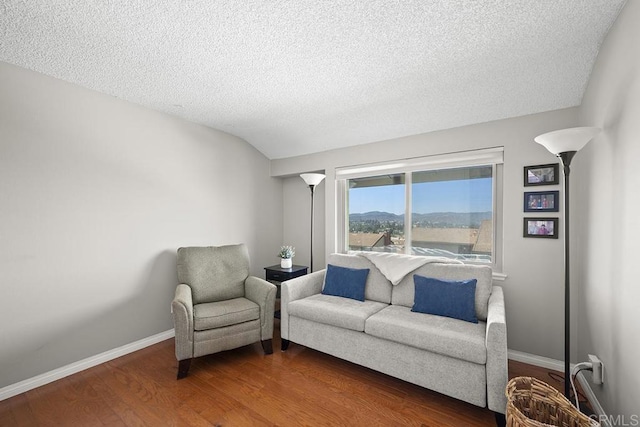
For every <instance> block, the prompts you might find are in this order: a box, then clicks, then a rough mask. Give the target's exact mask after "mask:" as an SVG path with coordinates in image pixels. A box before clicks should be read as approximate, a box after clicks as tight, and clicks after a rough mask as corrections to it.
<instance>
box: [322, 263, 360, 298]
mask: <svg viewBox="0 0 640 427" xmlns="http://www.w3.org/2000/svg"><path fill="white" fill-rule="evenodd" d="M368 275H369V269H368V268H362V269H358V268H348V267H338V266H336V265H332V264H329V265H328V266H327V272H326V274H325V276H324V286H323V288H322V293H323V294H325V295H333V296H336V297H345V298H351V299H355V300H358V301H364V288H365V285H366V284H367V276H368Z"/></svg>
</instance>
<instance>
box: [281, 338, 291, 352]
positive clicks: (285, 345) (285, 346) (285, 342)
mask: <svg viewBox="0 0 640 427" xmlns="http://www.w3.org/2000/svg"><path fill="white" fill-rule="evenodd" d="M288 348H289V340H285V339H284V338H283V339H282V344H281V345H280V349H281V350H282V351H286V350H287V349H288Z"/></svg>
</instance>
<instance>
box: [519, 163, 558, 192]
mask: <svg viewBox="0 0 640 427" xmlns="http://www.w3.org/2000/svg"><path fill="white" fill-rule="evenodd" d="M558 183H560V166H559V164H558V163H550V164H548V165H535V166H525V167H524V186H525V187H532V186H536V185H557V184H558Z"/></svg>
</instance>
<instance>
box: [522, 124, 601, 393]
mask: <svg viewBox="0 0 640 427" xmlns="http://www.w3.org/2000/svg"><path fill="white" fill-rule="evenodd" d="M600 131H601V129H600V128H597V127H587V126H584V127H575V128H569V129H561V130H556V131H553V132H548V133H545V134H542V135H538V136H537V137H535V138H534V140H535V141H536V142H537V143H538V144H540V145H542V146H543V147H544V148H546V149H547V150H548V151H549V152H550V153H552V154H555V155H556V156H557V157H558V158H560V160H561V161H562V172H563V175H564V221H563V224H564V395H565V396H566V397H567V399H569V398H570V390H571V387H570V382H571V381H570V380H571V316H570V314H571V266H570V260H569V249H570V246H569V238H570V236H571V233H570V232H569V207H570V204H569V174H570V172H571V169H570V167H569V165H570V164H571V160H572V159H573V156H575V154H576V153H577V152H578V151H579V150H581V149H582V148H583V147H584V146H585V145H587V143H588V142H589V141H591V139H593V137H595V136H596V135H597V134H598V133H600Z"/></svg>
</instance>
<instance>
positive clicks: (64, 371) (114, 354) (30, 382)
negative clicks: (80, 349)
mask: <svg viewBox="0 0 640 427" xmlns="http://www.w3.org/2000/svg"><path fill="white" fill-rule="evenodd" d="M173 336H175V331H174V330H173V329H171V330H168V331H164V332H160V333H159V334H156V335H153V336H150V337H147V338H143V339H141V340H138V341H135V342H132V343H130V344H126V345H123V346H122V347H118V348H114V349H113V350H108V351H105V352H104V353H100V354H97V355H95V356H91V357H88V358H86V359H82V360H80V361H78V362H75V363H71V364H69V365H66V366H63V367H61V368H58V369H54V370H53V371H49V372H45V373H44V374H41V375H38V376H35V377H33V378H28V379H26V380H24V381H20V382H18V383H15V384H11V385H8V386H6V387H3V388H1V389H0V401H1V400H5V399H8V398H10V397H13V396H16V395H18V394H20V393H24V392H26V391H29V390H33V389H34V388H36V387H40V386H43V385H45V384H49V383H51V382H53V381H56V380H59V379H61V378H64V377H68V376H69V375H73V374H75V373H78V372H80V371H84V370H85V369H89V368H92V367H94V366H96V365H99V364H101V363H105V362H108V361H110V360H113V359H116V358H118V357H121V356H124V355H126V354H129V353H133V352H134V351H138V350H142V349H143V348H145V347H149V346H150V345H153V344H157V343H159V342H161V341H164V340H167V339H169V338H172V337H173Z"/></svg>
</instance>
